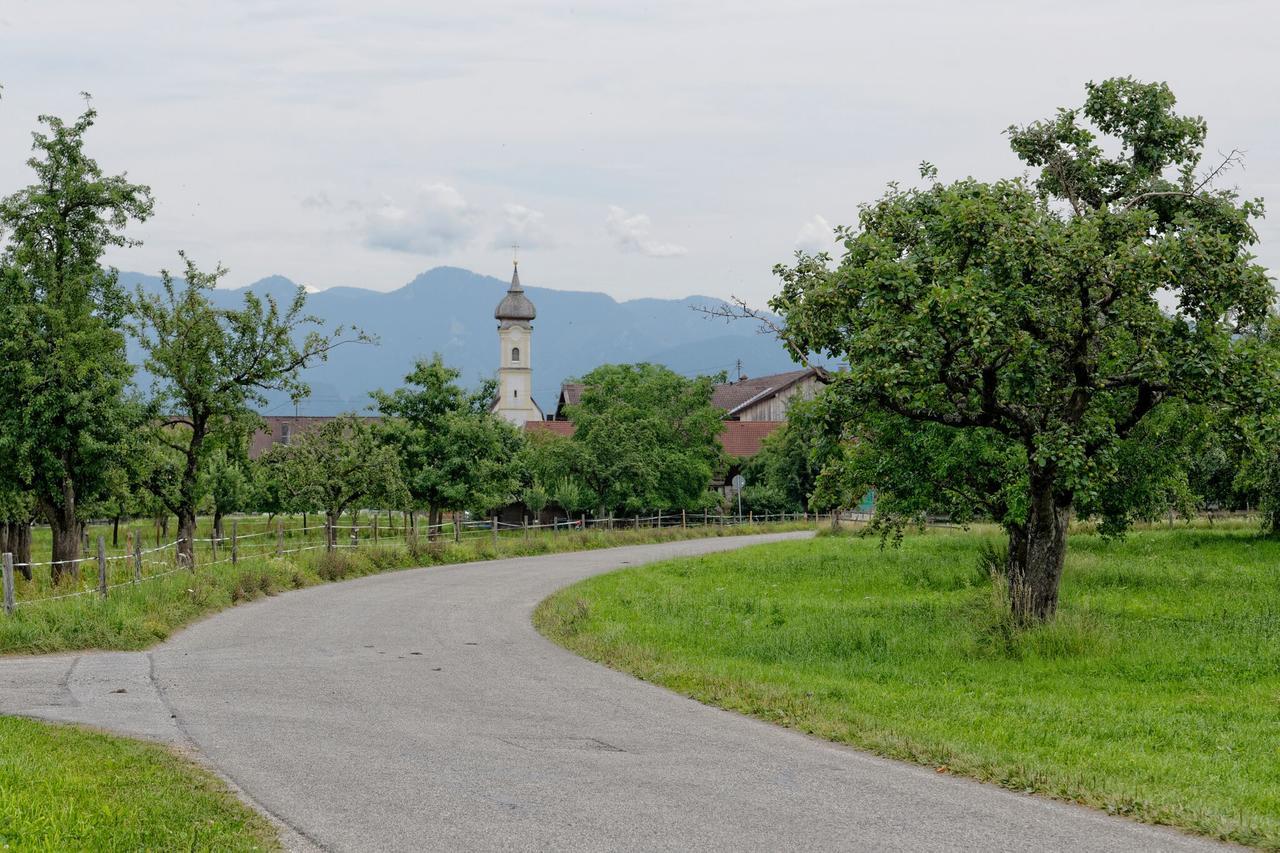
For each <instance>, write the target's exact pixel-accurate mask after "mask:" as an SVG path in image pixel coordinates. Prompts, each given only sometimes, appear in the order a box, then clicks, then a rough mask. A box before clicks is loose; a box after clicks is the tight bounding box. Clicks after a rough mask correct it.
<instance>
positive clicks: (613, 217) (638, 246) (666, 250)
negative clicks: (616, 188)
mask: <svg viewBox="0 0 1280 853" xmlns="http://www.w3.org/2000/svg"><path fill="white" fill-rule="evenodd" d="M651 225H652V223H651V222H650V221H649V217H648V216H646V215H645V214H643V213H635V214H632V213H628V212H627V211H625V210H623V209H622V208H621V207H618V206H617V205H616V204H611V205H609V215H608V216H607V217H605V220H604V226H605V228H606V229H608V231H609V236H610V237H612V238H613V242H614V243H615V244H617V246H618V248H619V249H622V250H623V251H624V252H639V253H640V254H642V255H648V256H649V257H651V258H678V257H680V256H681V255H687V254H688V253H689V250H688V249H686V248H685V247H684V246H680V245H677V244H675V243H662V242H659V241H658V240H654V239H653V238H652V237H650V236H649V228H650V227H651Z"/></svg>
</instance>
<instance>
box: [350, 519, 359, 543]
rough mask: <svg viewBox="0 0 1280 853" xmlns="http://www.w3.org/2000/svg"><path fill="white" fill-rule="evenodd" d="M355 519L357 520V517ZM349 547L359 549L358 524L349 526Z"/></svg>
mask: <svg viewBox="0 0 1280 853" xmlns="http://www.w3.org/2000/svg"><path fill="white" fill-rule="evenodd" d="M357 518H359V516H357ZM351 547H352V548H359V547H360V525H359V524H352V525H351Z"/></svg>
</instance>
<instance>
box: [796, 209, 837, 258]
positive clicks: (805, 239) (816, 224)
mask: <svg viewBox="0 0 1280 853" xmlns="http://www.w3.org/2000/svg"><path fill="white" fill-rule="evenodd" d="M835 242H836V234H835V229H834V228H832V227H831V223H830V222H828V221H827V220H826V217H824V216H822V215H820V214H816V213H815V214H814V216H813V218H812V219H810V220H809V221H808V222H806V223H805V224H804V225H803V226H801V228H800V231H799V233H798V234H796V242H795V245H796V248H797V249H800V250H801V251H804V252H815V253H816V252H829V251H831V250H832V249H833V248H834V247H835Z"/></svg>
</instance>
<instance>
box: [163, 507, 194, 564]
mask: <svg viewBox="0 0 1280 853" xmlns="http://www.w3.org/2000/svg"><path fill="white" fill-rule="evenodd" d="M168 522H169V519H168V518H165V525H166V526H168ZM166 538H167V537H166ZM178 539H179V540H180V541H179V542H178V558H179V559H178V561H179V562H180V563H183V567H184V568H188V569H194V568H195V566H196V514H195V513H194V512H182V513H179V515H178ZM183 561H185V562H183Z"/></svg>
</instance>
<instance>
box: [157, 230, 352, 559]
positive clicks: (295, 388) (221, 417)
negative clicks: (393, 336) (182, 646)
mask: <svg viewBox="0 0 1280 853" xmlns="http://www.w3.org/2000/svg"><path fill="white" fill-rule="evenodd" d="M182 260H183V263H184V264H185V265H186V274H185V281H184V282H183V283H182V284H181V286H180V287H179V285H178V283H176V282H175V281H174V279H173V277H172V276H171V275H170V274H169V273H168V272H167V271H163V272H162V273H161V278H162V283H163V289H164V292H163V295H151V294H147V293H145V292H143V290H142V288H141V287H139V288H138V291H137V294H136V297H135V302H136V314H137V322H136V324H135V327H134V333H135V335H136V336H137V339H138V342H139V343H140V344H141V346H142V351H143V353H144V355H145V357H146V361H145V364H146V368H147V370H148V371H149V372H150V373H151V375H152V376H153V377H155V381H154V382H153V384H152V398H151V406H152V411H153V419H154V424H155V426H154V431H153V434H154V438H155V441H156V442H157V444H159V445H161V446H163V447H166V448H168V449H169V450H171V451H172V452H173V453H174V454H176V458H177V464H176V466H164V467H159V468H156V469H155V470H154V474H155V476H154V477H153V478H152V480H151V482H150V483H149V486H150V488H151V489H152V490H153V491H154V492H155V494H156V495H157V496H158V497H160V498H161V499H162V500H163V501H164V502H165V504H166V505H167V506H168V508H169V511H170V512H172V513H173V514H174V515H176V516H177V517H178V536H179V538H180V539H181V542H180V544H179V546H178V550H179V553H181V554H184V555H185V556H186V558H187V559H188V560H192V559H194V555H195V551H194V545H193V543H194V539H195V527H196V511H197V508H198V506H199V501H200V498H201V496H202V494H203V493H204V492H205V491H206V489H205V486H204V484H203V483H202V482H201V481H202V478H203V476H204V471H203V468H204V466H205V464H206V462H207V453H208V451H209V449H210V448H211V446H212V445H211V444H210V439H211V437H213V436H216V435H217V436H221V437H222V440H223V441H224V442H231V443H233V444H234V443H238V442H240V441H242V440H243V438H244V437H245V436H247V435H248V433H250V432H252V430H253V428H254V427H255V426H256V425H257V423H258V422H259V419H258V416H257V414H256V413H255V411H254V408H255V406H261V405H263V404H264V403H266V397H265V396H264V394H265V392H267V391H285V392H287V393H289V395H290V396H291V397H292V398H293V399H294V400H295V401H297V400H300V399H302V398H303V397H305V396H306V395H307V394H308V393H310V389H309V388H308V387H307V385H306V383H304V382H303V381H302V380H300V379H299V378H298V372H299V371H300V370H302V369H303V368H305V367H307V366H309V365H311V364H315V363H317V362H321V361H324V360H325V359H326V358H328V355H329V352H330V351H331V350H333V349H334V347H337V346H339V345H341V344H343V343H348V342H350V341H352V340H360V341H366V340H368V338H366V337H364V336H363V335H360V334H359V333H354V334H355V337H345V336H344V333H345V330H344V329H343V328H342V327H338V328H337V329H335V330H334V331H333V333H332V334H330V335H325V334H321V333H320V332H319V331H318V329H319V328H320V325H321V323H320V321H319V320H318V319H316V318H314V317H311V316H309V315H307V314H304V313H303V309H304V307H305V305H306V299H307V295H306V291H305V290H303V289H302V288H301V287H299V288H298V290H297V293H296V294H295V295H294V298H293V301H292V302H291V303H290V304H289V306H288V307H286V308H283V309H282V308H281V307H280V306H279V305H277V304H276V301H275V299H274V298H272V297H270V296H268V297H267V298H266V299H265V300H263V299H260V298H259V297H258V296H257V295H256V294H254V293H251V292H247V293H245V296H244V306H243V307H242V308H240V309H238V310H231V309H220V308H217V307H215V306H214V304H213V302H212V301H211V299H210V298H209V294H210V293H211V292H212V291H213V289H214V288H215V287H217V284H218V280H219V279H220V278H221V277H222V276H223V275H225V274H226V270H224V269H222V268H221V267H219V268H217V269H215V270H214V271H213V272H212V273H204V272H201V271H200V270H199V269H198V268H197V267H196V266H195V264H194V263H192V262H191V260H190V259H188V258H187V256H186V255H185V254H184V255H182Z"/></svg>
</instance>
